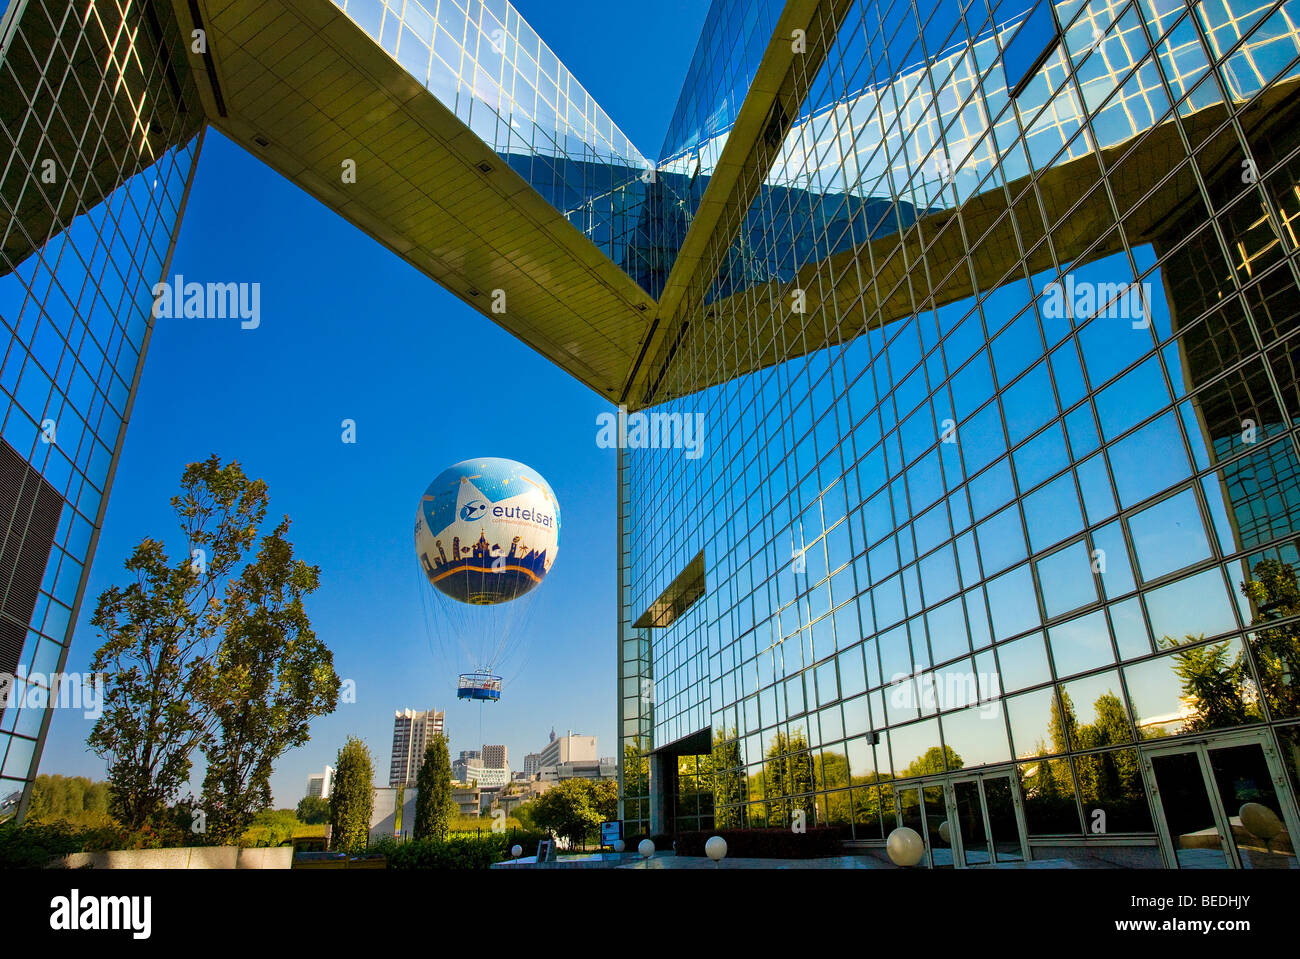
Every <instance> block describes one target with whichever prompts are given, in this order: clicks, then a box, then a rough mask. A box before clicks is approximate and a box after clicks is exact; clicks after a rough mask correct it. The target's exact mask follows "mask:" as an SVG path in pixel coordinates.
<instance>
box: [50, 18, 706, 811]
mask: <svg viewBox="0 0 1300 959" xmlns="http://www.w3.org/2000/svg"><path fill="white" fill-rule="evenodd" d="M515 4H516V6H517V7H518V9H519V10H520V12H521V13H522V14H523V15H524V17H525V19H527V20H528V21H529V22H530V23H531V24H532V25H533V27H534V28H535V29H536V30H537V31H538V33H539V34H540V35H541V36H542V37H543V38H544V39H545V40H546V41H547V43H549V44H550V45H551V47H552V49H554V50H555V52H556V53H557V55H558V56H559V57H560V59H561V60H563V61H564V62H565V64H566V65H567V66H568V67H569V69H570V70H571V71H572V72H573V73H574V75H575V76H577V77H578V78H579V80H580V81H581V82H582V83H583V85H584V86H585V87H586V88H587V90H588V91H589V92H590V93H591V94H592V95H593V96H594V97H595V98H596V100H597V101H598V102H599V103H600V104H601V105H602V106H603V107H604V108H605V110H606V111H607V112H608V113H609V114H610V116H611V117H612V118H613V119H614V120H615V122H617V123H618V124H619V125H620V126H621V127H622V129H623V130H624V132H625V133H626V134H627V135H628V137H629V138H630V139H631V140H632V142H633V143H635V144H636V145H637V146H638V148H639V149H640V150H641V151H642V152H643V153H644V154H645V155H647V156H651V155H657V153H658V150H659V147H660V145H661V143H662V140H663V137H664V131H665V130H666V128H667V125H668V121H669V119H670V117H671V114H672V111H673V108H674V106H675V104H676V100H677V95H678V92H679V90H680V87H681V83H682V80H683V78H684V76H685V74H686V69H687V66H688V65H689V62H690V57H691V55H692V53H693V52H694V49H695V44H696V42H697V40H698V37H699V31H700V28H701V26H702V24H703V21H704V15H705V13H706V12H707V9H708V4H707V3H706V2H704V0H695V2H690V0H668V2H660V3H657V4H656V5H655V6H654V7H644V6H642V5H633V4H611V3H608V2H594V0H566V2H563V3H561V2H555V0H550V2H543V0H515ZM171 272H172V274H176V273H180V274H183V275H184V276H185V277H186V278H187V280H198V281H220V282H230V281H242V282H258V283H260V284H261V287H262V303H261V310H262V323H261V326H260V327H259V328H258V329H256V330H251V331H246V330H241V329H240V327H239V323H238V321H225V320H160V321H159V322H158V324H157V326H156V328H155V331H154V336H153V341H152V343H151V345H150V349H149V357H148V361H147V363H146V366H145V372H144V376H143V379H142V382H141V385H140V392H139V395H138V397H137V400H136V405H135V410H134V413H133V416H132V422H131V425H130V428H129V429H128V431H127V438H126V443H125V446H124V449H123V452H122V459H121V462H120V464H119V467H118V472H117V477H116V481H115V486H114V489H113V493H112V498H111V500H110V503H109V506H108V512H107V516H106V519H105V524H104V530H103V534H102V536H101V538H100V542H99V548H98V552H97V554H96V557H95V563H94V567H93V569H92V573H91V578H90V583H89V585H88V588H87V591H86V597H85V600H84V602H83V606H82V612H81V617H80V621H79V625H78V629H77V633H76V635H75V637H74V640H73V644H72V650H71V653H70V655H69V659H68V665H67V669H68V670H69V671H82V670H84V669H85V668H86V665H87V663H88V662H89V659H90V656H91V654H92V653H93V651H94V649H95V648H96V646H98V644H99V638H98V637H97V635H96V634H95V632H94V631H93V630H92V629H91V628H90V626H89V618H90V615H91V613H92V612H93V610H94V606H95V600H96V598H97V597H98V595H99V594H100V592H101V591H102V590H104V589H105V588H106V587H107V586H109V585H111V584H112V583H114V582H122V581H123V574H122V567H121V564H122V561H123V560H124V559H125V558H126V556H127V555H128V554H129V552H130V551H131V549H132V548H133V547H134V546H135V544H136V543H138V542H139V540H140V539H141V538H142V537H144V536H146V535H149V536H154V537H160V538H164V539H165V540H168V541H171V542H175V522H174V519H173V517H172V515H171V511H170V507H169V504H168V500H169V498H170V497H171V496H172V495H173V493H175V491H176V488H177V482H178V479H179V477H180V473H181V470H182V469H183V467H184V465H185V464H186V463H188V462H191V461H194V460H199V459H203V458H205V457H207V456H208V455H210V454H212V453H216V454H218V455H219V456H221V457H222V458H223V459H232V458H233V459H237V460H239V462H240V463H241V464H242V465H243V467H244V469H245V470H246V471H247V472H249V473H250V474H251V475H253V476H257V477H261V478H262V479H265V480H266V481H267V483H268V484H269V486H270V492H271V511H270V515H269V518H268V527H269V526H270V525H271V523H272V521H273V520H274V519H277V518H278V517H279V516H280V515H281V514H285V513H287V514H288V515H289V516H290V517H291V518H292V520H293V530H292V534H291V538H292V540H293V542H294V544H295V546H296V549H297V552H298V554H299V555H300V556H301V557H302V558H303V559H305V560H307V561H308V562H312V563H316V564H318V565H320V567H321V571H322V585H321V589H320V590H319V592H318V593H317V594H316V595H315V596H313V597H312V598H311V600H310V604H309V611H310V613H311V616H312V620H313V623H314V625H315V627H316V631H317V633H318V635H319V636H320V637H321V638H322V639H323V640H324V641H325V642H326V643H327V644H328V645H329V646H330V648H331V649H332V650H333V651H334V656H335V668H336V670H337V671H338V673H339V675H340V676H341V677H343V678H345V679H352V680H354V681H355V683H356V689H357V701H356V703H355V704H345V705H340V706H339V708H338V709H337V711H336V712H335V713H334V714H333V715H332V716H328V717H323V718H320V719H318V720H316V721H315V722H314V723H313V724H312V740H311V742H310V743H309V744H308V745H307V746H304V747H302V748H300V749H297V750H294V751H292V752H290V753H287V754H286V755H285V756H283V757H282V758H281V760H280V762H279V763H278V764H277V767H276V772H275V775H274V776H273V778H272V788H273V790H274V793H275V803H276V805H278V806H281V807H284V806H292V805H294V804H296V803H297V801H298V799H300V798H301V797H302V795H303V793H304V791H305V787H306V779H307V776H308V775H309V774H310V773H311V772H315V771H319V770H320V769H321V767H323V766H324V765H325V764H326V763H327V762H332V761H333V759H334V756H335V754H336V752H337V750H338V748H339V746H340V745H342V743H343V741H344V739H345V738H346V737H347V736H348V735H349V734H355V735H358V736H361V737H362V738H363V739H364V740H365V741H366V743H367V744H368V745H369V747H370V750H371V755H372V757H373V758H374V761H375V769H376V778H377V780H378V781H379V782H380V783H381V784H386V782H387V771H388V756H389V749H390V745H391V737H392V722H393V711H394V710H395V709H403V708H407V707H410V708H417V709H422V708H428V707H437V708H440V709H443V708H445V709H446V710H447V718H448V726H449V731H450V733H451V740H452V749H453V754H454V753H455V752H456V751H458V750H461V749H470V748H478V746H479V745H481V743H482V742H483V741H484V740H486V741H487V742H493V743H499V742H504V743H505V744H506V745H507V746H508V747H509V750H510V757H511V763H512V765H513V766H514V767H515V768H516V769H518V768H522V764H523V762H522V761H523V755H524V753H526V752H531V751H534V750H536V749H538V748H540V747H541V746H542V744H543V743H544V742H545V740H546V736H547V734H548V733H549V731H550V729H551V728H552V727H554V728H555V729H556V730H557V731H558V732H560V733H561V734H563V733H564V732H565V731H566V730H567V729H573V730H574V731H580V732H582V733H584V734H587V735H593V734H594V735H596V736H598V737H599V743H600V752H601V754H602V755H613V754H614V753H615V752H616V743H615V739H614V734H615V723H616V712H615V710H616V704H615V691H616V687H615V675H616V658H615V657H616V648H615V629H616V621H615V606H614V600H615V593H614V588H615V569H616V556H615V486H614V453H613V451H612V450H603V449H599V448H597V446H596V444H595V436H596V416H597V414H599V413H601V412H604V411H607V410H608V409H610V407H609V405H608V404H607V403H606V402H605V401H603V400H602V399H601V398H600V397H598V396H597V395H596V394H595V393H593V392H592V391H590V390H588V389H587V388H586V387H584V386H582V385H581V384H579V383H578V382H577V381H576V380H573V379H571V378H570V377H569V376H568V375H567V374H565V373H564V372H562V371H561V370H560V369H558V368H557V367H555V366H553V365H552V364H550V363H549V362H548V361H547V360H545V359H543V358H541V357H540V356H538V355H537V354H535V353H533V352H532V351H531V350H529V349H528V348H527V347H525V346H524V345H523V344H522V343H520V342H518V341H517V340H515V339H514V338H513V337H511V336H510V335H508V334H507V333H505V332H503V331H502V330H500V329H499V328H498V327H496V326H495V325H494V324H492V323H491V322H490V321H488V320H487V319H485V318H484V317H482V316H481V315H480V314H478V313H477V312H475V311H473V310H471V309H470V308H469V307H468V306H466V305H464V304H463V303H461V302H460V301H459V300H457V299H455V298H454V297H452V296H451V295H450V294H448V293H446V292H445V291H444V290H443V289H442V288H441V287H439V286H438V285H437V284H436V283H434V282H433V281H432V280H430V279H428V278H426V277H424V276H422V275H421V274H419V273H417V272H416V271H415V270H414V269H413V268H411V267H409V266H407V265H406V264H405V263H404V262H403V261H401V260H400V259H399V258H398V257H397V256H395V255H394V254H391V253H389V252H388V251H387V250H385V249H383V248H382V247H381V246H379V244H377V243H376V242H374V241H372V240H370V239H369V238H368V237H366V236H365V235H363V234H362V233H361V232H359V231H358V230H356V229H354V228H353V227H352V226H350V225H349V224H348V223H346V222H345V221H344V220H343V219H341V218H340V217H338V216H336V215H335V214H333V213H331V212H330V211H329V210H327V209H325V208H324V207H323V206H321V205H320V204H319V203H317V202H316V201H315V200H313V199H311V198H310V197H308V196H307V195H306V194H304V193H302V192H301V191H299V190H298V189H297V188H296V187H294V186H292V185H291V184H289V183H288V182H286V181H285V180H283V179H281V178H280V177H279V176H278V175H277V174H275V173H274V172H272V171H271V170H270V169H269V168H267V167H265V166H263V165H262V164H261V163H260V162H259V161H258V160H256V159H255V158H253V157H252V156H251V155H249V154H247V153H245V152H244V151H243V150H241V149H240V148H238V147H236V146H234V145H232V144H231V143H230V142H229V141H227V140H226V139H224V138H223V137H222V136H221V135H220V134H217V133H216V132H215V131H209V132H208V137H207V141H206V143H205V145H204V150H203V156H202V158H201V161H200V168H199V173H198V177H197V179H196V183H195V187H194V191H193V193H192V194H191V197H190V205H189V209H188V211H187V213H186V217H185V224H184V226H183V228H182V231H181V237H180V242H179V244H178V246H177V249H176V254H175V258H174V260H173V263H172V271H171ZM485 376H486V377H487V378H488V384H487V385H486V386H485V383H484V380H485ZM492 377H499V382H498V383H497V384H492V383H491V378H492ZM344 419H352V420H355V421H356V429H357V442H356V444H355V445H345V444H344V443H343V442H342V438H341V437H342V427H341V423H342V421H343V420H344ZM477 456H503V457H508V458H511V459H517V460H520V461H522V462H524V463H527V464H529V465H530V466H532V467H533V468H535V469H536V470H538V471H539V472H540V473H542V475H544V476H545V477H546V478H547V479H548V480H549V481H550V484H551V486H552V488H553V489H554V490H555V493H556V496H557V497H558V499H559V501H560V504H561V508H562V510H563V518H564V526H563V528H562V530H561V539H560V548H559V552H558V555H557V559H556V562H555V565H554V567H553V568H552V570H551V573H550V575H549V576H548V578H547V580H546V583H545V584H544V586H543V588H542V589H541V590H539V595H538V597H537V599H536V601H535V602H534V604H533V608H532V613H531V615H532V620H531V624H530V630H529V631H530V637H529V639H528V647H529V648H528V658H527V663H526V668H525V669H524V671H523V672H522V674H521V675H519V676H518V677H517V678H516V679H515V680H514V682H513V683H512V684H510V685H509V686H508V687H507V688H506V691H505V694H504V696H503V698H502V701H501V703H499V704H496V705H493V706H487V707H482V737H483V738H482V739H480V737H479V723H480V707H478V706H471V705H469V704H458V703H457V702H456V701H455V699H454V692H453V689H454V681H455V676H454V668H456V664H451V663H448V662H446V660H441V661H439V659H438V658H436V657H435V656H434V655H433V654H432V653H431V651H430V644H429V638H428V635H427V625H426V620H425V616H424V612H423V605H422V600H421V590H428V589H429V588H430V587H428V585H427V584H426V583H424V582H423V581H422V579H421V577H420V575H419V573H418V572H417V571H416V566H415V559H414V555H413V551H412V546H411V528H412V524H413V521H414V515H415V507H416V504H417V502H418V500H419V497H420V495H421V494H422V493H423V492H424V489H425V487H426V486H427V485H428V483H429V482H430V481H431V480H432V479H433V477H434V476H435V475H436V474H437V473H438V472H439V471H440V470H442V469H443V468H444V467H446V466H448V465H450V464H452V463H456V462H459V461H460V460H464V459H468V458H470V457H477ZM178 548H179V547H178ZM466 668H468V667H466ZM507 677H509V672H508V671H507ZM91 725H92V723H91V721H89V720H85V719H83V718H82V716H81V714H80V713H75V712H72V711H69V710H56V711H55V713H54V719H53V722H52V725H51V730H50V735H49V739H48V741H47V744H46V747H45V752H44V756H43V758H42V761H41V772H43V773H62V774H65V775H86V776H91V777H94V778H102V777H103V775H104V763H103V761H102V760H100V759H98V758H97V757H95V756H94V755H92V754H91V753H89V752H88V751H87V750H86V747H85V739H86V735H87V734H88V733H89V731H90V727H91Z"/></svg>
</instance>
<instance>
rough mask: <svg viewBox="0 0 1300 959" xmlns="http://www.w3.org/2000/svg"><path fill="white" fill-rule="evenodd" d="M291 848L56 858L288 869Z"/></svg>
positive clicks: (99, 864)
mask: <svg viewBox="0 0 1300 959" xmlns="http://www.w3.org/2000/svg"><path fill="white" fill-rule="evenodd" d="M292 865H293V848H292V847H290V846H281V847H274V848H270V849H240V848H239V847H237V846H186V847H182V848H180V849H114V850H110V851H108V852H77V853H73V854H72V855H70V856H65V857H64V858H63V859H62V860H58V861H56V862H55V863H54V864H53V866H54V868H64V869H84V868H87V867H89V868H91V869H288V868H289V867H290V866H292Z"/></svg>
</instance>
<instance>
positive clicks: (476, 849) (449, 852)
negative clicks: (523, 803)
mask: <svg viewBox="0 0 1300 959" xmlns="http://www.w3.org/2000/svg"><path fill="white" fill-rule="evenodd" d="M546 838H548V837H547V835H546V833H522V832H516V833H513V834H511V833H488V834H486V835H483V836H448V837H447V838H446V839H443V840H436V839H413V840H411V841H410V842H404V843H393V844H392V845H387V844H385V846H384V847H383V852H384V853H385V854H386V855H387V857H388V868H389V869H488V868H490V867H491V866H492V864H493V863H497V862H505V861H506V860H508V859H512V858H514V857H513V856H511V855H510V847H511V846H514V845H516V844H517V845H519V846H522V847H523V850H524V853H523V854H524V855H525V856H531V855H534V854H536V852H537V844H538V843H539V842H540V841H542V840H543V839H546ZM371 848H372V850H373V849H375V848H376V847H375V846H372V847H371Z"/></svg>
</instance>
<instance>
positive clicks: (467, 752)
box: [460, 749, 483, 762]
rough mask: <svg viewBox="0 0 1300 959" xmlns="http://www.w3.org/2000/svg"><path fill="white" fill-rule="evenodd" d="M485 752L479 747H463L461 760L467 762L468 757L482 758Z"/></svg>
mask: <svg viewBox="0 0 1300 959" xmlns="http://www.w3.org/2000/svg"><path fill="white" fill-rule="evenodd" d="M482 758H483V754H482V753H481V752H479V751H478V750H477V749H462V750H461V751H460V761H461V762H465V760H467V759H482Z"/></svg>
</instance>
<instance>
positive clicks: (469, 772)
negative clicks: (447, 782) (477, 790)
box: [451, 750, 483, 783]
mask: <svg viewBox="0 0 1300 959" xmlns="http://www.w3.org/2000/svg"><path fill="white" fill-rule="evenodd" d="M482 769H483V760H482V759H480V758H479V757H478V755H477V753H474V754H472V755H471V754H470V750H466V751H464V752H462V753H461V754H460V758H459V759H457V760H456V761H455V762H453V763H452V764H451V778H452V779H454V780H456V782H458V783H467V782H469V781H470V780H471V779H478V778H479V773H480V772H481V771H482Z"/></svg>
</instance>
